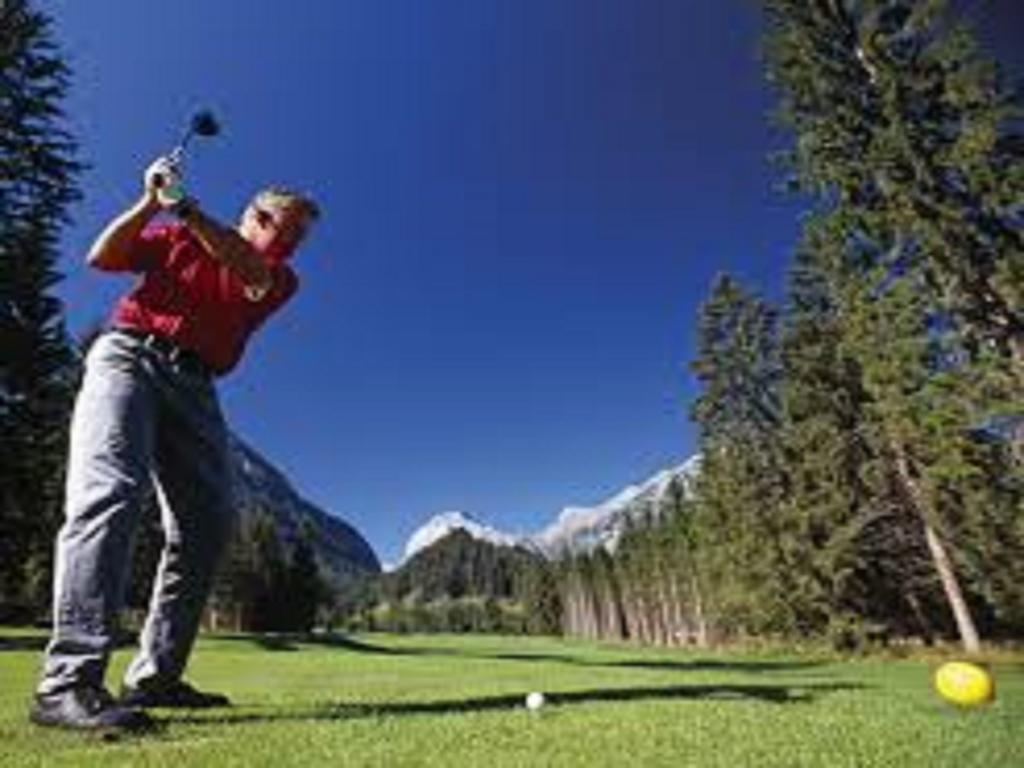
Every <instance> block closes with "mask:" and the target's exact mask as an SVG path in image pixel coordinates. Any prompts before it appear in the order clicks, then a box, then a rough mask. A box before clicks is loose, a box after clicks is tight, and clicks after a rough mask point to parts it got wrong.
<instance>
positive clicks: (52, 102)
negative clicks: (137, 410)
mask: <svg viewBox="0 0 1024 768" xmlns="http://www.w3.org/2000/svg"><path fill="white" fill-rule="evenodd" d="M0 30H2V32H0V605H3V604H6V605H8V606H21V608H22V610H26V609H27V610H29V611H31V610H37V611H38V610H43V609H45V606H46V605H48V591H49V587H50V582H51V578H50V572H51V569H52V563H51V560H52V554H51V552H52V548H53V535H54V533H55V531H56V528H57V527H58V526H59V521H60V507H61V498H62V486H63V482H62V475H63V467H64V452H65V449H66V445H65V443H66V439H65V435H66V422H67V417H68V411H69V408H70V400H71V392H72V390H71V387H72V382H73V378H74V376H73V369H72V363H73V356H72V352H71V347H70V344H69V343H68V340H67V337H66V334H65V330H64V325H63V320H62V313H61V305H60V303H59V301H58V300H57V299H56V298H55V297H54V296H53V295H52V293H51V291H52V289H53V286H54V285H55V283H56V282H57V281H58V280H59V279H60V276H59V274H58V273H57V271H56V263H57V259H58V243H59V235H60V230H61V227H62V225H64V224H65V223H66V222H67V209H68V206H69V205H70V204H71V203H72V202H73V201H74V200H76V199H77V198H78V191H77V188H76V186H75V176H76V175H77V173H78V172H79V171H80V170H81V166H80V165H79V164H78V163H77V162H76V161H75V159H74V156H75V151H76V146H75V142H74V141H73V140H72V138H71V136H70V135H69V134H68V132H67V130H66V129H65V127H64V119H63V114H62V112H61V103H62V101H63V100H64V97H65V95H66V92H67V89H68V78H69V70H68V68H67V66H66V64H65V63H64V61H63V59H62V57H61V55H60V53H59V51H58V50H57V47H56V45H55V43H54V40H53V34H52V29H51V22H50V19H49V18H48V17H47V16H46V15H45V14H43V13H41V12H39V11H36V10H34V9H32V7H31V6H30V4H29V3H28V2H26V1H25V0H8V1H7V2H4V3H3V4H2V5H0Z"/></svg>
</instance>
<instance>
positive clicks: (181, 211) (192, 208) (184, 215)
mask: <svg viewBox="0 0 1024 768" xmlns="http://www.w3.org/2000/svg"><path fill="white" fill-rule="evenodd" d="M169 210H170V212H171V213H172V214H173V215H174V216H175V218H177V219H178V220H179V221H181V222H184V223H185V224H188V223H190V222H192V221H194V220H195V218H196V217H197V216H198V215H199V201H198V200H196V199H195V198H194V197H183V198H182V199H181V200H179V201H178V202H176V203H175V204H174V205H173V206H171V208H170V209H169Z"/></svg>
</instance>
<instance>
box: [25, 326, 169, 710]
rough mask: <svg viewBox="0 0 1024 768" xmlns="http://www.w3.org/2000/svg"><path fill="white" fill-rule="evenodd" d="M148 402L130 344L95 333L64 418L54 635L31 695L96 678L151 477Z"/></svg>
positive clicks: (111, 637) (146, 384)
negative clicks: (68, 417) (66, 433)
mask: <svg viewBox="0 0 1024 768" xmlns="http://www.w3.org/2000/svg"><path fill="white" fill-rule="evenodd" d="M154 418H155V403H154V398H153V391H152V388H151V386H150V380H149V378H148V375H147V373H146V371H145V369H144V367H143V366H142V365H141V364H140V361H139V359H138V358H137V356H136V355H135V354H134V350H133V349H132V348H131V346H130V345H126V344H124V343H123V341H122V340H121V339H119V338H118V337H116V336H113V335H104V336H101V337H100V338H99V339H97V341H96V342H95V344H94V345H93V348H92V349H91V350H90V352H89V355H88V358H87V360H86V369H85V377H84V380H83V382H82V386H81V389H80V390H79V393H78V397H77V399H76V401H75V408H74V413H73V416H72V423H71V437H70V446H69V448H70V450H69V454H68V465H67V479H66V488H65V522H64V524H63V526H62V528H61V530H60V532H59V534H58V537H57V546H56V560H55V568H54V604H53V636H52V639H51V641H50V643H49V645H48V646H47V649H46V653H45V656H44V661H43V675H42V679H41V680H40V683H39V688H38V690H39V692H40V693H43V694H46V693H57V692H59V691H61V690H65V689H67V688H71V687H74V686H78V685H102V684H103V678H104V674H105V672H106V667H107V662H108V660H109V657H110V652H111V650H112V647H113V644H114V641H115V639H116V638H115V633H116V627H117V616H118V612H119V611H120V609H121V607H122V604H123V601H124V593H125V586H126V581H127V575H128V572H129V565H130V560H131V548H132V542H133V539H134V534H135V530H136V528H137V525H138V521H139V517H140V509H141V507H140V504H141V500H142V498H143V496H144V494H145V491H146V489H147V487H148V484H149V482H150V477H149V463H150V458H151V455H152V446H153V425H154Z"/></svg>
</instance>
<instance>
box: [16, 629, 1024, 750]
mask: <svg viewBox="0 0 1024 768" xmlns="http://www.w3.org/2000/svg"><path fill="white" fill-rule="evenodd" d="M43 641H44V637H43V635H41V634H40V633H33V632H27V631H22V630H6V631H0V680H2V689H0V764H2V765H3V766H31V765H47V766H50V765H66V766H75V768H78V767H79V766H91V765H95V766H112V765H147V766H149V765H167V766H176V768H183V767H184V766H192V765H195V766H200V765H202V766H210V765H216V766H227V765H238V766H242V765H245V766H250V765H266V766H275V768H280V767H281V766H290V765H295V766H311V765H331V766H338V765H380V766H394V765H417V766H418V765H426V766H431V765H436V766H442V765H444V766H451V765H466V766H481V765H482V766H488V767H489V768H493V767H494V766H525V765H530V766H536V765H551V766H562V765H576V766H600V765H608V766H623V765H635V766H656V765H663V766H679V765H694V766H748V765H749V766H773V765H774V766H844V765H847V766H900V768H909V767H910V766H943V765H948V766H970V765H976V766H986V767H987V768H994V767H996V766H1008V767H1009V766H1019V765H1024V665H1022V664H1021V663H1020V660H1019V659H1018V660H1015V661H1007V662H1004V663H1002V664H998V665H996V667H995V672H996V679H997V685H998V689H999V699H998V701H997V703H996V704H995V705H993V706H991V707H989V708H987V709H985V710H978V711H958V710H955V709H952V708H951V707H949V706H947V705H945V704H943V703H942V702H941V701H940V700H939V699H938V698H937V697H936V695H935V694H934V693H933V692H932V690H931V683H930V675H931V670H932V668H933V666H934V663H929V662H926V661H885V660H870V661H862V660H858V661H837V660H835V659H829V658H825V657H813V656H806V657H805V656H799V657H798V656H780V655H769V654H744V655H740V654H724V653H723V654H720V653H695V652H688V651H669V650H654V649H641V648H633V647H628V646H620V645H596V644H589V643H584V642H578V641H562V640H557V639H544V638H520V637H494V636H478V635H477V636H452V635H410V636H396V635H360V636H353V637H335V638H331V639H326V638H325V639H324V640H323V641H322V642H297V641H292V640H287V639H279V638H267V637H260V636H248V635H239V636H215V637H204V638H202V639H201V640H200V642H199V645H198V648H197V651H196V653H195V655H194V656H193V662H192V666H191V668H190V673H191V674H190V677H191V679H192V680H193V681H195V682H196V683H197V684H199V685H200V686H202V687H204V688H209V689H212V690H219V691H223V692H226V693H228V694H229V695H230V696H231V697H232V698H233V699H234V701H235V702H236V706H235V707H233V708H231V709H228V710H218V711H207V712H180V711H170V710H157V711H156V714H157V716H158V717H159V719H160V720H161V722H162V723H163V725H164V727H163V729H162V730H161V731H160V732H159V733H158V734H155V735H149V736H145V737H135V738H130V739H124V740H122V741H119V742H114V743H106V742H101V741H99V740H97V739H95V738H94V737H86V736H81V735H78V734H69V733H63V732H52V731H47V730H42V729H37V728H35V727H33V726H31V725H29V724H28V723H27V721H26V719H25V709H26V703H27V699H28V694H29V691H30V690H31V687H32V684H33V680H34V675H35V670H36V666H37V664H38V659H39V651H38V649H39V648H40V647H41V645H42V643H43ZM128 655H129V650H128V649H124V650H121V651H119V652H118V653H117V655H116V658H115V662H114V664H113V669H112V671H111V677H110V680H111V681H116V680H117V679H118V678H117V677H116V675H117V674H119V673H120V671H121V669H123V666H124V664H125V663H126V662H127V660H128ZM115 687H116V682H115ZM531 691H544V692H545V694H546V695H547V697H548V703H547V704H546V705H545V706H544V708H542V709H541V710H539V711H537V712H530V711H528V710H527V709H526V708H525V706H524V702H525V696H526V694H527V693H529V692H531Z"/></svg>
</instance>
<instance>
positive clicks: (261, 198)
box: [249, 185, 320, 224]
mask: <svg viewBox="0 0 1024 768" xmlns="http://www.w3.org/2000/svg"><path fill="white" fill-rule="evenodd" d="M249 205H251V206H265V207H267V208H273V209H274V210H278V211H279V210H284V209H291V210H298V211H299V212H301V213H302V216H303V218H304V219H305V220H306V221H307V222H309V223H310V224H311V223H313V222H314V221H316V220H317V219H319V218H320V206H319V205H317V204H316V201H315V200H314V199H313V198H312V197H310V196H309V195H307V194H304V193H302V192H297V191H295V190H294V189H290V188H288V187H282V186H278V185H273V186H269V187H266V188H265V189H263V190H261V191H259V192H257V193H256V196H255V197H254V198H253V199H252V202H250V203H249Z"/></svg>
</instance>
